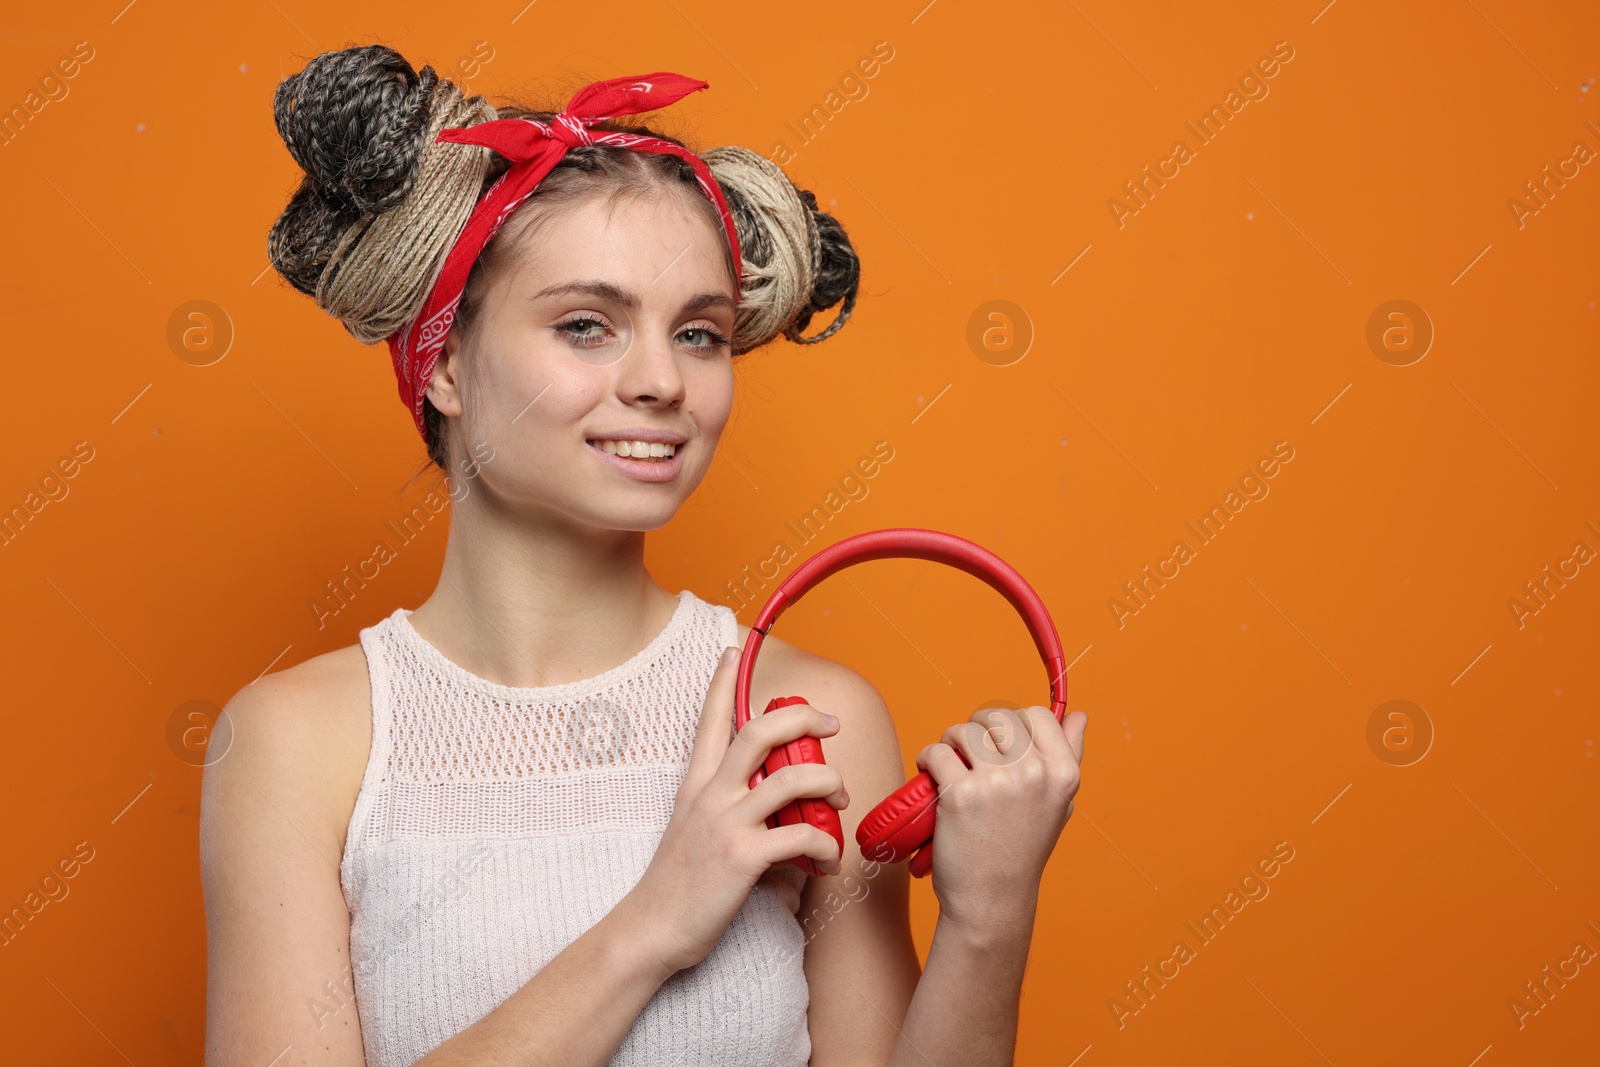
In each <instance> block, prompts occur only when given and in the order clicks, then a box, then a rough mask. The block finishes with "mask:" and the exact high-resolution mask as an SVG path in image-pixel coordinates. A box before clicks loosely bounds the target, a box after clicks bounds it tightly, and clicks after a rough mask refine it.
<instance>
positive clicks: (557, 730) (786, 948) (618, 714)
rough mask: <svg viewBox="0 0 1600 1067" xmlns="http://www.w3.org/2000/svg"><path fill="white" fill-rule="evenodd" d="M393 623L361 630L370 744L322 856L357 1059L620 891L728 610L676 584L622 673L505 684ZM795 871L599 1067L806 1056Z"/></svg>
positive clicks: (732, 636)
mask: <svg viewBox="0 0 1600 1067" xmlns="http://www.w3.org/2000/svg"><path fill="white" fill-rule="evenodd" d="M409 615H410V612H409V611H408V610H406V609H404V608H397V609H395V611H394V613H393V614H391V615H390V616H388V617H387V618H385V619H383V620H381V621H379V622H378V623H376V624H375V625H373V626H370V627H367V628H366V629H364V630H362V631H361V635H360V636H361V647H362V650H363V651H364V652H365V653H366V657H367V666H368V671H369V677H370V680H371V683H372V718H373V738H372V753H371V756H370V757H369V760H368V763H367V768H366V772H365V774H364V776H363V778H362V783H361V791H360V794H359V795H358V796H357V798H356V805H355V810H354V813H353V814H352V816H351V819H350V828H349V832H348V835H347V837H346V840H345V848H344V856H343V858H342V860H341V863H340V879H341V883H342V885H343V887H344V896H345V902H346V904H347V905H348V907H349V909H350V956H351V967H352V971H353V974H354V981H355V994H356V995H355V1002H356V1010H357V1013H358V1015H359V1017H360V1021H361V1035H362V1040H363V1043H364V1045H365V1048H366V1062H367V1063H368V1064H369V1065H370V1067H401V1065H409V1064H411V1063H414V1062H415V1061H416V1060H418V1059H420V1058H422V1057H423V1056H424V1055H426V1054H427V1053H428V1052H430V1051H432V1050H433V1049H434V1048H436V1047H438V1046H439V1045H441V1044H443V1043H444V1042H445V1041H446V1040H448V1039H449V1038H450V1037H452V1036H454V1035H455V1034H457V1033H459V1032H460V1031H462V1030H464V1029H466V1027H467V1026H469V1025H471V1024H472V1023H473V1022H475V1021H476V1020H477V1019H479V1018H481V1017H482V1016H484V1015H486V1014H488V1013H489V1012H490V1011H491V1010H493V1009H494V1008H495V1007H496V1006H497V1005H498V1004H500V1003H501V1002H502V1001H503V1000H505V999H506V998H507V997H509V996H510V995H511V994H512V993H515V992H516V991H517V990H518V989H520V988H521V987H522V986H523V985H524V984H525V983H526V982H527V981H528V980H529V979H530V978H532V977H533V976H534V975H535V974H537V973H538V972H539V971H540V970H541V969H542V968H543V967H544V966H545V965H546V964H548V963H549V962H550V961H551V960H552V959H553V958H555V956H556V955H557V954H558V953H559V952H560V951H561V950H562V949H564V948H565V947H566V946H567V945H569V944H571V943H572V942H573V941H574V940H576V939H577V937H578V936H579V935H580V934H582V933H583V932H584V931H585V930H587V929H589V928H590V927H591V926H593V925H594V924H595V923H597V922H599V921H600V919H601V918H602V917H604V916H605V915H606V913H607V912H609V911H610V910H611V909H612V907H614V906H615V905H616V903H617V902H618V901H619V900H621V899H622V897H623V896H624V895H625V894H626V893H627V892H628V891H629V890H630V889H632V888H633V887H634V885H636V884H637V883H638V881H639V878H640V877H641V876H642V875H643V873H644V870H645V867H646V866H647V865H648V864H649V862H650V858H651V856H653V855H654V853H655V849H656V846H657V845H658V844H659V842H660V840H661V835H662V833H663V832H664V831H665V830H666V826H667V823H668V821H669V820H670V818H671V816H672V807H673V800H674V797H675V795H676V793H677V789H678V785H679V783H680V782H682V780H683V775H684V772H685V770H686V769H687V767H688V763H689V756H690V753H691V752H692V750H693V743H694V731H695V724H696V722H697V721H698V719H699V715H700V709H701V706H702V705H703V703H704V700H705V695H706V691H707V689H708V687H709V686H710V683H711V676H712V673H713V672H714V671H715V669H716V662H717V657H718V655H719V654H720V653H721V651H722V649H723V647H725V646H726V645H733V644H738V630H737V624H736V622H735V618H734V614H733V611H732V610H731V609H730V608H728V607H726V606H724V605H720V604H710V603H707V602H706V601H703V600H701V599H700V598H698V597H696V596H695V595H694V594H693V593H692V592H691V591H689V590H687V589H685V590H683V591H681V592H680V593H679V594H678V605H677V608H676V610H675V611H674V613H673V615H672V619H671V621H669V622H668V624H667V626H666V628H665V629H664V630H663V631H662V632H661V633H660V634H658V635H657V636H656V637H655V638H654V639H653V640H652V641H651V642H650V644H649V645H647V646H646V647H645V648H644V649H642V650H641V651H640V652H639V653H638V654H637V655H635V656H634V657H633V658H632V659H630V660H628V661H627V662H626V663H623V664H621V665H619V666H617V667H615V668H613V669H611V670H609V671H606V672H604V673H602V674H599V675H596V676H595V677H593V678H589V679H585V680H583V681H579V682H571V683H568V684H564V685H554V686H538V687H510V686H504V685H500V684H498V683H495V682H492V681H490V680H488V679H486V678H482V677H479V676H478V675H475V674H472V673H470V672H469V671H467V670H466V669H465V668H463V667H461V666H460V665H458V664H456V663H454V662H452V661H451V660H449V659H447V658H446V657H445V656H444V654H443V653H442V652H440V651H439V650H438V649H437V648H435V647H434V646H433V645H431V644H429V643H428V642H427V641H426V640H425V639H424V638H423V637H422V635H421V634H420V633H418V632H417V630H416V629H415V628H414V627H413V626H412V625H411V624H410V622H409V621H408V618H407V617H408V616H409ZM729 729H730V731H731V730H732V722H731V717H730V723H729ZM805 878H806V876H805V874H804V872H802V871H801V870H799V869H798V868H797V867H795V866H794V865H793V864H790V863H780V864H777V865H775V866H774V867H772V868H770V869H769V870H768V871H767V872H766V873H765V874H764V875H763V876H762V877H761V879H760V881H758V882H757V883H756V885H755V886H754V887H753V888H752V889H751V891H750V896H749V899H748V900H746V902H745V904H744V906H743V908H742V909H741V910H740V911H739V913H738V914H737V915H736V916H735V917H734V919H733V922H732V923H731V924H730V925H729V926H728V928H727V930H726V931H725V932H724V934H723V936H722V939H721V941H719V942H718V943H717V946H716V948H715V949H713V950H712V952H711V954H710V955H709V956H707V957H706V958H705V959H704V960H702V961H701V962H700V963H698V964H696V965H695V966H693V967H690V968H687V969H685V970H681V971H679V972H677V973H676V974H674V975H673V976H672V977H671V978H669V979H668V980H667V981H666V983H665V984H663V985H662V986H661V988H660V989H659V990H658V991H657V993H656V995H655V997H654V998H653V999H652V1000H651V1001H650V1002H649V1003H648V1004H647V1005H646V1006H645V1008H644V1010H643V1011H642V1012H641V1013H640V1015H639V1017H638V1019H637V1020H636V1021H635V1022H634V1024H633V1027H632V1029H631V1030H630V1031H629V1032H628V1034H627V1035H626V1036H625V1037H624V1038H623V1040H622V1042H621V1044H620V1045H619V1046H618V1047H617V1050H616V1052H615V1054H614V1055H613V1056H612V1057H611V1059H610V1060H609V1061H608V1063H609V1065H610V1067H645V1065H655V1064H671V1065H675V1067H713V1065H719V1067H720V1065H731V1064H763V1065H775V1067H787V1065H791V1064H792V1065H796V1067H799V1065H803V1064H805V1063H806V1062H807V1061H808V1060H809V1058H810V1055H811V1038H810V1032H809V1030H808V1029H807V1008H808V1006H809V999H810V998H809V989H808V987H807V985H806V978H805V972H804V971H803V969H802V964H803V958H804V949H805V932H804V930H803V929H802V928H801V926H800V923H799V921H798V918H797V915H796V913H797V911H798V909H799V903H800V890H801V888H802V886H803V885H804V883H805ZM595 1010H596V1011H597V1012H598V1011H603V1010H605V1007H604V1005H597V1006H596V1008H595Z"/></svg>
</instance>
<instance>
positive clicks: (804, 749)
mask: <svg viewBox="0 0 1600 1067" xmlns="http://www.w3.org/2000/svg"><path fill="white" fill-rule="evenodd" d="M804 703H805V698H804V697H798V696H790V697H774V698H773V699H772V701H771V702H770V703H769V704H768V705H767V711H772V710H773V709H774V708H781V707H787V706H788V705H790V704H804ZM827 762H828V761H827V760H826V759H825V758H823V755H822V739H821V738H819V737H812V736H811V735H810V734H806V735H804V736H801V737H797V738H795V739H794V740H793V741H786V742H784V743H783V744H781V745H779V746H778V747H777V748H774V749H773V750H772V751H771V752H769V753H767V758H766V759H765V760H763V761H762V769H763V770H765V771H766V773H767V774H769V775H770V774H773V773H774V772H776V771H778V770H781V769H782V768H784V767H788V766H791V765H793V764H798V763H827ZM801 822H804V823H810V824H811V825H812V826H815V827H817V828H818V829H819V830H823V831H826V832H827V833H828V835H829V836H831V837H832V838H833V839H834V840H835V841H836V842H838V844H839V855H840V856H841V857H842V856H843V855H844V826H843V825H842V824H841V823H840V822H839V812H838V811H837V810H835V809H834V807H833V805H832V804H829V803H828V802H827V800H825V799H823V798H821V797H799V798H797V799H795V800H791V801H790V802H789V803H787V804H785V805H784V806H783V807H781V808H779V809H778V810H777V811H775V812H773V813H772V814H771V815H768V816H767V826H768V827H770V828H771V829H774V830H776V829H777V828H778V827H780V826H793V825H794V824H795V823H801ZM789 862H790V863H792V864H794V865H795V866H796V867H799V868H800V869H801V870H802V871H805V872H806V874H808V875H810V876H811V877H812V878H823V877H826V872H824V871H823V870H822V869H821V868H819V867H818V866H817V862H816V860H814V859H812V858H811V857H810V856H795V857H792V858H791V859H790V860H789Z"/></svg>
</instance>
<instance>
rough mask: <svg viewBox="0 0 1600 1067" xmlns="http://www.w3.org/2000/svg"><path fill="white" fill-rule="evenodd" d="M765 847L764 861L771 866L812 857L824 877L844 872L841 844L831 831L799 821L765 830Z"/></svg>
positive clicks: (763, 836) (763, 834)
mask: <svg viewBox="0 0 1600 1067" xmlns="http://www.w3.org/2000/svg"><path fill="white" fill-rule="evenodd" d="M761 847H762V849H763V853H762V856H761V859H762V860H763V861H764V862H765V863H766V864H767V866H769V867H770V866H773V865H775V864H779V863H782V862H783V861H784V860H787V859H792V858H794V857H795V856H809V857H811V858H812V859H814V860H816V861H817V866H818V867H820V868H821V869H822V871H823V873H824V874H838V873H839V870H840V867H839V862H840V859H841V857H840V854H839V842H837V841H835V840H834V839H833V835H832V834H830V833H828V831H826V830H823V829H821V828H820V827H816V826H812V825H811V824H810V823H803V822H797V823H791V824H790V825H788V826H780V827H778V828H777V829H775V830H763V831H762V832H761Z"/></svg>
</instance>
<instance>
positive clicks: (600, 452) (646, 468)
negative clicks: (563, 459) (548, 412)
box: [588, 442, 689, 482]
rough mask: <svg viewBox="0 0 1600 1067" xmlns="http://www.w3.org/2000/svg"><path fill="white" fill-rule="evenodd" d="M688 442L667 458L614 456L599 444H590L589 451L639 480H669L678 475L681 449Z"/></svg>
mask: <svg viewBox="0 0 1600 1067" xmlns="http://www.w3.org/2000/svg"><path fill="white" fill-rule="evenodd" d="M688 447H689V445H688V442H685V443H683V444H681V445H679V446H678V447H677V450H676V451H675V452H674V453H673V454H672V456H671V457H670V458H668V459H634V458H633V457H631V456H614V455H612V454H611V453H610V452H607V451H606V450H605V449H603V448H601V447H600V446H599V445H595V444H590V445H589V446H588V448H589V451H591V452H593V453H594V454H595V455H597V456H599V457H600V458H601V459H602V460H605V461H606V462H607V463H609V464H611V465H612V466H613V467H615V468H616V469H617V470H619V471H621V472H622V473H623V474H626V475H627V476H628V477H630V478H633V479H634V480H636V481H641V482H670V481H672V479H674V478H676V477H677V476H678V471H679V470H680V469H681V468H682V466H683V450H684V449H686V448H688Z"/></svg>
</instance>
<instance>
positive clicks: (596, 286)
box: [530, 281, 734, 311]
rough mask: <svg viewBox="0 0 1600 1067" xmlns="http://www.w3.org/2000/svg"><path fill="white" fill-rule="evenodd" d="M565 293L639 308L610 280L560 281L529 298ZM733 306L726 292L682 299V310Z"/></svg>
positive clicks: (635, 298) (635, 302)
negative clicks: (595, 297) (585, 295)
mask: <svg viewBox="0 0 1600 1067" xmlns="http://www.w3.org/2000/svg"><path fill="white" fill-rule="evenodd" d="M567 293H586V294H588V295H589V296H598V297H600V298H602V299H604V300H610V301H612V302H613V303H616V304H620V305H621V306H623V307H625V308H627V309H628V310H629V311H638V310H639V298H638V297H637V296H635V295H634V294H633V293H630V292H628V291H627V290H625V289H622V288H620V287H618V286H616V285H613V284H612V283H611V282H603V281H575V282H561V283H559V284H557V285H549V286H546V287H545V288H543V289H540V290H539V291H538V292H537V293H534V294H533V296H532V297H530V299H532V300H542V299H544V298H545V297H547V296H562V295H565V294H567ZM733 306H734V304H733V297H731V296H729V295H728V294H727V293H720V292H717V293H701V294H700V295H698V296H694V297H690V298H689V299H688V300H686V301H684V304H683V310H685V311H701V310H703V309H705V308H709V307H726V308H729V309H732V308H733Z"/></svg>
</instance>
